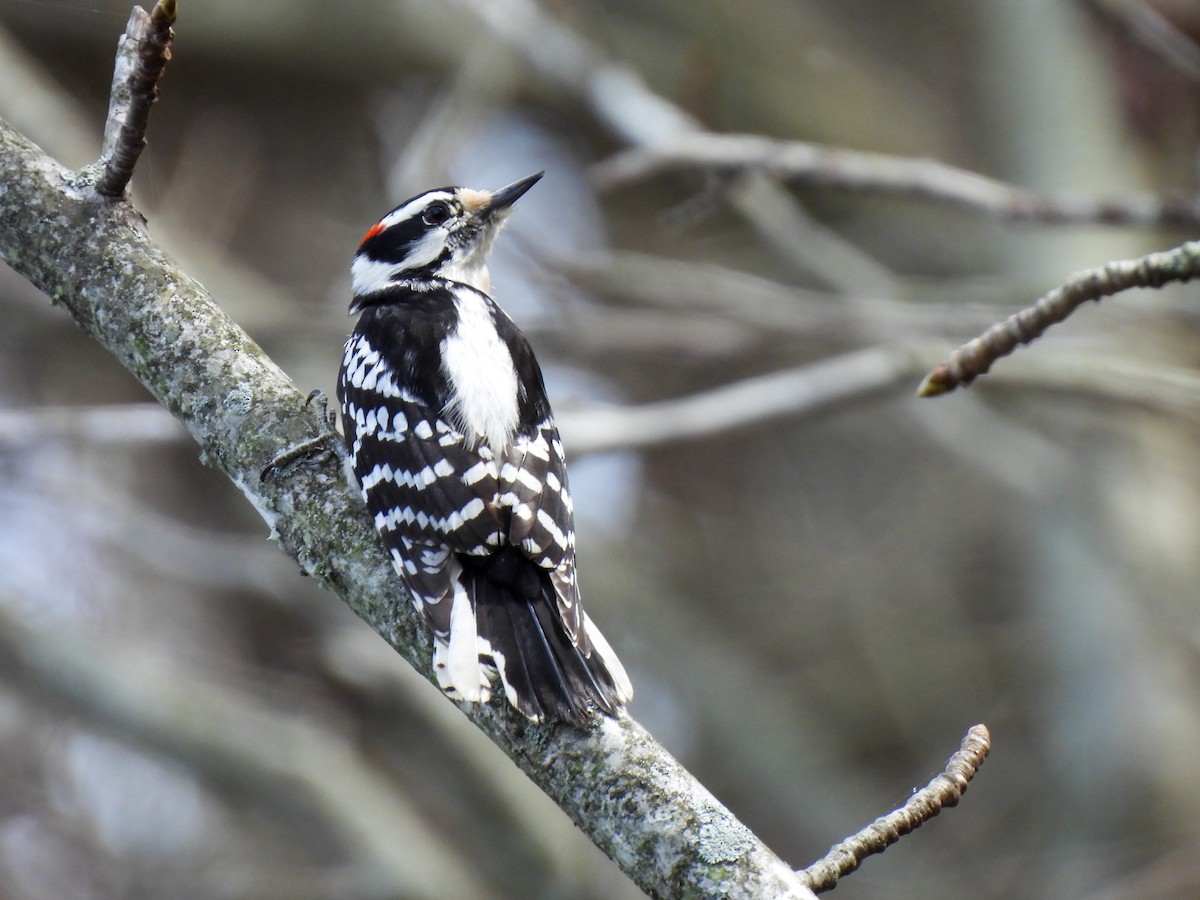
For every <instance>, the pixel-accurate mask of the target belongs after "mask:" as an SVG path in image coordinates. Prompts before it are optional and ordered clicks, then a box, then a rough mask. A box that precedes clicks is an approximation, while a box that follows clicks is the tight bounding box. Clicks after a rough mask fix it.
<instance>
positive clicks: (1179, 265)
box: [917, 241, 1200, 397]
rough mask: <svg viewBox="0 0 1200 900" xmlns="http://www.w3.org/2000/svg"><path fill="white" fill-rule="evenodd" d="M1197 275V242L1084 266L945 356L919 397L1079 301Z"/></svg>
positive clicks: (986, 364) (961, 378) (962, 378)
mask: <svg viewBox="0 0 1200 900" xmlns="http://www.w3.org/2000/svg"><path fill="white" fill-rule="evenodd" d="M1198 276H1200V241H1189V242H1188V243H1186V244H1182V245H1180V246H1179V247H1176V248H1175V249H1173V250H1167V251H1164V252H1161V253H1151V254H1149V255H1148V256H1143V257H1140V258H1139V259H1127V260H1120V261H1116V262H1110V263H1107V264H1105V265H1103V266H1100V267H1099V268H1095V269H1087V270H1086V271H1084V272H1080V273H1079V274H1078V275H1075V276H1074V277H1072V278H1071V279H1070V280H1069V281H1068V282H1067V283H1066V284H1064V285H1062V286H1061V287H1058V288H1055V289H1054V290H1052V291H1051V292H1050V293H1048V294H1046V295H1045V296H1043V297H1042V298H1041V299H1039V300H1038V301H1037V303H1035V304H1034V305H1033V306H1030V307H1027V308H1025V309H1023V310H1021V311H1020V312H1019V313H1016V314H1015V315H1012V316H1009V317H1008V318H1007V319H1005V320H1004V321H1003V322H1000V323H998V324H996V325H993V326H992V327H991V328H989V329H988V330H987V331H985V332H984V333H983V334H981V335H980V336H979V337H977V338H975V339H974V340H972V341H968V342H967V343H966V344H963V345H962V346H961V347H959V348H958V349H957V350H955V351H954V352H953V353H951V354H950V358H949V359H948V360H947V361H946V362H944V363H942V364H941V365H939V366H937V367H936V368H935V369H934V370H933V371H931V372H930V373H929V374H928V375H926V376H925V380H924V381H923V382H921V386H920V387H919V388H918V389H917V396H919V397H936V396H938V395H940V394H945V393H948V392H950V391H952V390H954V389H955V388H957V387H960V386H962V385H967V384H970V383H971V382H972V381H974V380H975V379H976V378H978V377H979V376H980V375H984V374H986V373H987V371H988V370H989V369H990V368H991V367H992V364H993V363H994V362H995V361H996V360H998V359H1000V358H1001V357H1003V356H1007V355H1008V354H1010V353H1012V352H1013V351H1014V350H1016V349H1017V347H1019V346H1020V345H1022V344H1028V343H1030V342H1031V341H1033V340H1036V339H1037V338H1039V337H1041V336H1042V334H1044V333H1045V331H1046V329H1048V328H1049V327H1050V326H1051V325H1054V324H1056V323H1058V322H1061V321H1063V320H1064V319H1065V318H1067V316H1069V315H1071V313H1073V312H1074V311H1075V310H1076V309H1078V308H1079V307H1080V306H1081V305H1082V304H1084V303H1086V302H1087V301H1089V300H1099V299H1100V298H1101V297H1111V296H1112V295H1113V294H1118V293H1120V292H1121V291H1127V290H1129V289H1130V288H1145V287H1151V288H1159V287H1162V286H1163V285H1164V284H1170V283H1172V282H1185V281H1190V280H1191V279H1193V278H1196V277H1198Z"/></svg>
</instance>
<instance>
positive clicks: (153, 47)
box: [96, 0, 175, 197]
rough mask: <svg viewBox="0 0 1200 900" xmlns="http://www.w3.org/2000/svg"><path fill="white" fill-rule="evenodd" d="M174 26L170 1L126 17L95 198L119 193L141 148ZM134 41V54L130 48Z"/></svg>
mask: <svg viewBox="0 0 1200 900" xmlns="http://www.w3.org/2000/svg"><path fill="white" fill-rule="evenodd" d="M174 24H175V0H158V2H157V3H156V4H155V5H154V10H153V11H152V12H150V13H147V12H146V11H145V10H144V9H142V8H141V7H140V6H135V7H134V8H133V12H131V13H130V15H129V24H128V25H126V26H125V33H124V34H123V35H121V40H120V42H119V44H118V50H117V62H116V66H115V67H114V71H113V91H112V104H111V105H110V107H109V111H108V121H107V122H106V123H105V126H104V150H103V152H102V154H101V159H102V160H103V161H104V172H103V174H102V175H101V176H100V178H99V179H98V180H97V182H96V193H98V194H100V195H101V196H104V197H120V196H122V195H123V194H124V193H125V188H126V187H127V186H128V184H129V179H130V178H132V177H133V167H134V166H135V165H137V161H138V157H139V156H141V154H142V150H143V149H145V147H146V125H147V124H148V123H149V121H150V105H151V104H152V103H154V101H155V99H156V98H157V97H158V78H159V76H160V75H162V71H163V67H164V66H166V64H167V60H169V59H170V58H171V42H172V41H173V40H174V39H175V32H174V31H173V30H172V29H171V26H172V25H174ZM135 45H136V54H135V53H134V52H132V51H133V50H134V47H135Z"/></svg>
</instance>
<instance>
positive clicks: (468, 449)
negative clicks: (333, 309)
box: [337, 172, 633, 725]
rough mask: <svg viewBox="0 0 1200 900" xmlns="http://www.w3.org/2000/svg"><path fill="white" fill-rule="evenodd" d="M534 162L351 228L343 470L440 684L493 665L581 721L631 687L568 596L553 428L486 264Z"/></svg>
mask: <svg viewBox="0 0 1200 900" xmlns="http://www.w3.org/2000/svg"><path fill="white" fill-rule="evenodd" d="M542 174H543V173H541V172H538V173H537V174H536V175H530V176H529V177H528V178H523V179H521V180H520V181H517V182H514V183H513V184H510V185H508V186H507V187H504V188H501V189H500V190H497V191H484V190H472V189H470V188H461V187H445V188H438V189H436V190H432V191H427V192H426V193H424V194H419V195H418V196H416V197H413V198H412V199H411V200H408V201H406V202H405V203H402V204H401V205H400V206H398V207H396V208H395V209H393V210H392V211H391V212H389V213H388V214H387V215H385V216H384V217H383V218H382V219H380V220H379V221H378V222H377V223H376V224H375V225H373V226H372V227H371V228H370V229H369V230H368V231H367V233H366V235H365V236H364V237H363V239H362V243H361V244H360V245H359V248H358V253H357V254H356V255H355V257H354V263H353V265H352V267H351V274H352V276H353V288H354V299H353V301H352V302H351V304H350V312H351V314H355V313H357V314H358V315H359V319H358V323H357V326H356V327H355V329H354V332H353V334H351V335H350V338H349V340H347V342H346V348H345V355H344V356H343V359H342V366H341V372H340V373H339V376H338V388H337V392H338V401H339V404H340V407H341V416H342V430H343V433H344V434H345V435H346V440H347V442H348V443H349V445H350V462H351V464H352V466H353V469H354V475H355V478H356V479H357V481H358V484H359V486H360V487H361V488H362V494H363V498H364V499H365V500H366V503H367V508H368V509H369V511H370V513H371V515H372V516H374V518H375V527H376V529H378V531H379V534H380V537H381V538H382V539H383V544H384V546H385V548H386V549H387V550H388V551H389V553H390V554H391V558H392V563H393V565H394V567H395V569H396V572H397V574H398V575H399V577H400V580H401V581H402V582H403V584H404V586H405V587H406V588H407V590H408V593H409V594H410V595H411V597H412V600H413V603H414V604H415V606H416V607H417V609H418V611H419V612H420V613H421V614H422V615H423V617H424V619H425V621H426V622H427V623H428V625H429V627H430V629H431V630H432V632H433V662H434V670H435V672H436V675H437V680H438V684H439V685H440V686H441V688H442V690H443V691H445V692H446V693H447V694H448V695H449V696H450V697H452V698H454V699H457V700H467V701H486V700H488V699H490V697H491V692H492V686H493V684H494V683H495V679H496V677H499V679H500V682H501V684H502V685H503V688H504V693H505V696H506V697H507V699H508V701H509V702H510V703H511V704H512V705H513V706H514V707H516V708H517V709H518V710H520V711H521V712H522V713H523V714H524V715H525V716H527V717H528V718H530V719H532V720H534V721H542V720H546V719H557V720H565V721H570V722H573V723H576V724H579V725H585V724H587V723H588V722H589V721H590V720H591V719H592V717H593V716H594V712H596V711H598V712H599V713H602V714H604V715H608V716H618V715H620V712H621V710H622V708H623V707H624V705H625V704H626V703H627V702H628V701H629V700H630V698H631V697H632V695H633V688H632V686H631V685H630V683H629V678H628V676H627V675H626V674H625V669H624V668H623V667H622V665H621V663H620V661H619V660H618V659H617V657H616V655H615V654H614V653H613V651H612V648H611V647H610V646H609V644H608V642H607V641H605V639H604V637H603V636H602V635H601V634H600V632H599V631H598V630H597V628H596V626H595V625H593V624H592V621H591V619H590V618H589V617H588V615H587V613H585V612H584V610H583V606H582V605H581V604H580V600H579V586H578V583H577V581H576V577H575V529H574V514H573V507H572V504H571V495H570V492H569V490H568V487H567V470H566V463H565V459H564V456H563V447H562V443H561V441H560V440H559V437H558V429H557V427H556V426H555V424H554V416H553V414H552V413H551V410H550V403H549V401H548V400H547V398H546V388H545V385H544V384H543V382H542V372H541V368H540V367H539V366H538V363H537V360H536V359H535V358H534V355H533V350H532V348H531V347H530V346H529V342H528V341H527V340H526V338H525V336H524V335H523V334H522V333H521V331H520V330H519V329H518V328H517V326H516V325H515V324H514V323H513V321H512V319H510V318H509V317H508V315H507V313H505V312H504V310H502V309H501V308H500V307H499V306H498V305H497V304H496V302H495V301H494V300H493V299H492V297H491V284H490V279H489V276H488V270H487V257H488V253H489V251H490V250H491V248H492V243H493V242H494V241H495V239H496V235H497V234H498V233H499V231H500V229H501V227H502V225H503V224H504V222H505V220H506V219H507V218H508V216H509V214H510V213H511V211H512V205H513V203H514V202H516V200H517V199H518V198H520V197H521V196H522V195H523V194H524V193H525V192H526V191H528V190H529V189H530V188H531V187H533V185H534V184H535V183H537V181H538V180H539V179H540V178H541V177H542Z"/></svg>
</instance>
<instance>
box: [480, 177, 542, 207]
mask: <svg viewBox="0 0 1200 900" xmlns="http://www.w3.org/2000/svg"><path fill="white" fill-rule="evenodd" d="M545 174H546V173H545V172H537V173H536V174H533V175H530V176H529V177H528V178H522V179H521V180H520V181H514V182H513V183H512V184H510V185H508V186H506V187H502V188H500V190H498V191H495V192H493V193H492V202H491V203H490V204H488V209H487V212H488V215H489V216H492V215H495V214H496V213H499V212H504V211H505V210H506V209H508V208H509V207H510V206H512V205H513V204H514V203H516V202H517V200H519V199H520V198H521V196H522V195H523V194H524V193H525V192H526V191H527V190H529V189H530V188H531V187H533V186H534V185H535V184H537V183H538V182H539V181H540V180H541V178H542V176H543V175H545Z"/></svg>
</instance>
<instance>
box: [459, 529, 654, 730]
mask: <svg viewBox="0 0 1200 900" xmlns="http://www.w3.org/2000/svg"><path fill="white" fill-rule="evenodd" d="M463 562H464V563H465V566H464V568H465V569H466V572H465V573H464V574H466V575H467V581H468V583H469V585H470V587H469V590H471V591H473V593H474V600H475V622H476V632H477V635H478V638H479V648H480V652H479V661H480V664H481V665H487V666H491V667H494V668H495V670H496V671H497V672H498V673H499V675H500V680H501V682H502V683H503V684H504V692H505V694H506V695H507V697H508V700H509V702H510V703H512V705H513V706H515V707H516V708H517V709H519V710H520V711H521V712H522V713H523V714H524V715H526V716H528V717H529V718H530V719H533V720H535V721H541V720H544V719H563V720H566V721H570V722H574V723H576V724H579V725H584V724H587V722H588V721H589V720H590V718H591V717H592V716H593V714H594V712H600V713H603V714H605V715H608V716H617V715H618V714H619V713H620V711H621V709H622V708H623V707H624V705H625V704H626V703H627V702H628V701H629V700H630V698H631V697H632V695H633V689H632V687H631V686H630V683H629V677H628V676H627V675H626V674H625V669H624V667H623V666H622V665H621V662H620V660H618V659H617V657H616V654H614V653H613V651H612V648H611V647H609V645H608V642H607V641H605V640H604V637H603V636H602V635H601V634H600V632H599V631H598V630H597V628H596V626H595V625H593V624H592V622H591V620H590V619H588V617H587V615H586V614H584V615H583V617H582V624H583V627H582V629H581V633H579V634H577V635H576V637H575V640H572V638H571V635H570V633H569V632H568V630H567V628H566V626H565V625H564V623H563V621H562V619H561V617H560V614H559V602H558V597H557V596H556V593H555V586H554V583H553V582H552V580H551V578H550V573H549V572H547V571H546V570H544V569H541V568H539V567H538V566H537V565H535V564H534V563H532V562H530V561H529V560H528V559H527V558H526V557H524V556H523V555H521V554H520V553H519V552H518V551H516V550H512V549H508V550H505V551H501V552H500V553H499V554H496V555H495V556H493V557H490V558H489V559H488V560H487V561H486V562H484V561H482V560H479V559H478V558H475V559H470V558H464V560H463ZM574 602H575V603H578V602H579V601H578V598H574Z"/></svg>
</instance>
